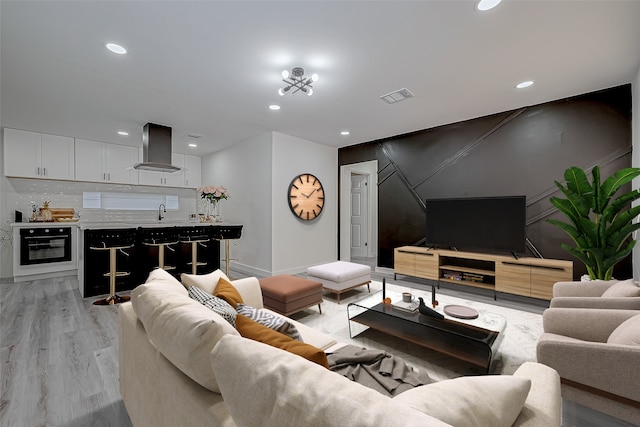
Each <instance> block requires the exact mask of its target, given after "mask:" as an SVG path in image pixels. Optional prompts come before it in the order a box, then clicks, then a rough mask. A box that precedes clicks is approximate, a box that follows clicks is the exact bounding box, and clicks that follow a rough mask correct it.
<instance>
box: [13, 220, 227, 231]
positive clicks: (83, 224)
mask: <svg viewBox="0 0 640 427" xmlns="http://www.w3.org/2000/svg"><path fill="white" fill-rule="evenodd" d="M10 225H11V227H18V228H33V227H62V226H64V227H69V226H71V227H79V228H80V229H81V230H95V229H107V228H139V227H144V228H156V227H157V228H159V227H213V226H227V225H236V224H230V223H226V222H189V221H154V222H126V221H123V222H99V221H98V222H90V221H78V222H14V223H11V224H10Z"/></svg>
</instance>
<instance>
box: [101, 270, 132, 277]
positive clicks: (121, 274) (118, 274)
mask: <svg viewBox="0 0 640 427" xmlns="http://www.w3.org/2000/svg"><path fill="white" fill-rule="evenodd" d="M130 275H131V272H130V271H116V277H126V276H130ZM103 276H104V277H109V276H111V273H104V274H103Z"/></svg>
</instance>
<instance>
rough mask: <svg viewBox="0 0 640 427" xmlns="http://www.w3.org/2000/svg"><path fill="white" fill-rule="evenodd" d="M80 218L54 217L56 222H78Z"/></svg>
mask: <svg viewBox="0 0 640 427" xmlns="http://www.w3.org/2000/svg"><path fill="white" fill-rule="evenodd" d="M79 220H80V218H56V219H55V221H56V222H78V221H79Z"/></svg>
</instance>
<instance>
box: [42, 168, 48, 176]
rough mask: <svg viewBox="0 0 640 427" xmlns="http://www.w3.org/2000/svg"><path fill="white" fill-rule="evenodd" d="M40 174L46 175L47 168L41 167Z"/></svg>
mask: <svg viewBox="0 0 640 427" xmlns="http://www.w3.org/2000/svg"><path fill="white" fill-rule="evenodd" d="M42 176H47V168H42Z"/></svg>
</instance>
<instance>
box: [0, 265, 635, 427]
mask: <svg viewBox="0 0 640 427" xmlns="http://www.w3.org/2000/svg"><path fill="white" fill-rule="evenodd" d="M354 261H358V262H361V263H363V264H370V265H375V264H373V263H374V260H366V259H358V260H354ZM231 273H232V274H231V275H232V276H233V277H235V278H240V277H245V275H244V274H242V273H239V272H235V271H231ZM383 277H384V278H386V279H387V280H388V281H390V282H392V283H397V284H399V285H404V286H409V287H422V286H425V285H427V284H428V283H427V282H421V281H420V280H416V279H413V278H408V277H398V280H393V273H392V272H390V271H385V270H382V271H381V272H373V273H372V278H373V279H374V280H378V281H381V280H382V278H383ZM77 288H78V282H77V280H76V279H75V278H72V277H64V278H57V279H48V280H37V281H32V282H23V283H12V282H8V281H7V279H4V280H2V281H0V360H1V363H2V368H1V370H0V426H1V427H38V426H55V427H82V426H105V427H106V426H113V427H129V426H131V421H130V420H129V417H128V415H127V413H126V410H125V409H124V405H123V403H122V399H121V398H120V394H119V392H118V341H117V309H118V308H117V306H94V305H92V302H93V301H94V300H95V299H99V297H96V298H87V299H83V298H81V297H80V293H79V292H78V289H77ZM439 292H442V293H445V294H448V295H452V296H456V297H461V298H470V297H471V296H473V298H474V299H477V300H480V301H483V302H487V303H490V304H492V303H493V304H499V305H504V306H506V307H509V308H514V309H521V310H527V311H532V312H537V313H542V311H543V310H544V308H546V304H545V303H543V302H540V301H533V300H530V299H527V298H518V297H510V296H499V297H498V300H497V301H493V294H491V293H488V292H486V291H481V292H477V291H476V292H474V291H473V290H471V291H470V290H469V289H465V288H457V287H455V286H453V285H451V286H447V287H443V288H442V289H441V290H440V291H439ZM120 294H126V292H125V293H120ZM563 410H564V413H563V414H564V425H565V426H567V427H574V426H575V427H578V426H580V427H596V426H597V427H628V426H630V424H627V423H624V422H621V421H619V420H616V419H614V418H611V417H607V416H604V415H603V414H600V413H597V412H594V411H591V410H589V409H587V408H583V407H581V406H579V405H575V404H572V403H570V402H565V403H564V408H563ZM158 427H163V426H158ZM171 427H174V426H171Z"/></svg>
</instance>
